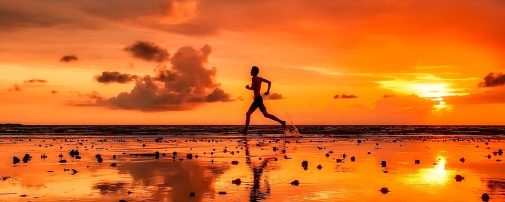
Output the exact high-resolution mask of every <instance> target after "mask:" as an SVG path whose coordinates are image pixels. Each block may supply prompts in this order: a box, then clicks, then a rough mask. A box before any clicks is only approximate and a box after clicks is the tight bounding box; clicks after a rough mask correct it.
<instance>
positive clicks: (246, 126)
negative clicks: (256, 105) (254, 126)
mask: <svg viewBox="0 0 505 202" xmlns="http://www.w3.org/2000/svg"><path fill="white" fill-rule="evenodd" d="M253 112H254V110H251V109H249V110H248V111H247V113H245V126H244V132H243V134H244V135H247V129H248V128H249V122H250V121H251V114H252V113H253Z"/></svg>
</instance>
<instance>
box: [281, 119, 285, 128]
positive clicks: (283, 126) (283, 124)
mask: <svg viewBox="0 0 505 202" xmlns="http://www.w3.org/2000/svg"><path fill="white" fill-rule="evenodd" d="M281 124H282V128H284V130H286V121H281Z"/></svg>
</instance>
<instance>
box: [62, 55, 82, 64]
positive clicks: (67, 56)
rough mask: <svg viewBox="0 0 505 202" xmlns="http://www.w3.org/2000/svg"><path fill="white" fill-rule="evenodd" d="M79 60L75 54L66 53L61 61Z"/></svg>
mask: <svg viewBox="0 0 505 202" xmlns="http://www.w3.org/2000/svg"><path fill="white" fill-rule="evenodd" d="M77 60H79V58H78V57H77V56H75V55H64V56H63V57H61V58H60V61H61V62H72V61H77Z"/></svg>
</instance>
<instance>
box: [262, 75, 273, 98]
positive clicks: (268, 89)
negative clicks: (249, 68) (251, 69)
mask: <svg viewBox="0 0 505 202" xmlns="http://www.w3.org/2000/svg"><path fill="white" fill-rule="evenodd" d="M261 81H262V82H265V83H267V84H268V88H267V92H265V95H268V94H270V87H271V86H272V82H270V81H269V80H266V79H264V78H261Z"/></svg>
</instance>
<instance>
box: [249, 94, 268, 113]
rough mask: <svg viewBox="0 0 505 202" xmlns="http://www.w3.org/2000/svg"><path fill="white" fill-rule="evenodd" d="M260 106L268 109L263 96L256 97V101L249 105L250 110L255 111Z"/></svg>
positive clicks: (262, 108)
mask: <svg viewBox="0 0 505 202" xmlns="http://www.w3.org/2000/svg"><path fill="white" fill-rule="evenodd" d="M258 107H259V108H260V110H261V111H265V110H266V109H267V108H266V107H265V105H264V104H263V97H261V96H256V97H254V101H253V103H252V104H251V107H249V111H254V110H256V108H258Z"/></svg>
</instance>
